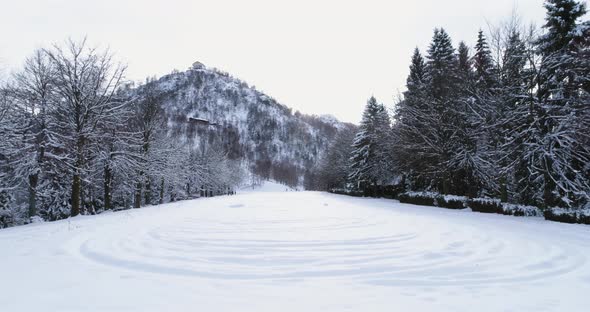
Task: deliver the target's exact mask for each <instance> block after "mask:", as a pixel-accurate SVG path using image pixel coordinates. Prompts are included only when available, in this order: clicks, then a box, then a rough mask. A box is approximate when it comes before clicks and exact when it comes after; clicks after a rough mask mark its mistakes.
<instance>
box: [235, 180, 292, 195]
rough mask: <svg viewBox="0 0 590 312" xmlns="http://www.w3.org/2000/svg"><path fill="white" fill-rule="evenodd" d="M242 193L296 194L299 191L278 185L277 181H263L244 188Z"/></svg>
mask: <svg viewBox="0 0 590 312" xmlns="http://www.w3.org/2000/svg"><path fill="white" fill-rule="evenodd" d="M240 191H241V192H294V191H297V189H295V188H292V187H290V186H287V185H284V184H281V183H278V182H276V181H273V180H270V181H262V182H261V183H256V184H250V185H246V186H244V187H242V188H241V189H240Z"/></svg>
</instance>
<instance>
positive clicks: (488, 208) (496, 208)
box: [467, 198, 504, 214]
mask: <svg viewBox="0 0 590 312" xmlns="http://www.w3.org/2000/svg"><path fill="white" fill-rule="evenodd" d="M467 205H468V206H469V208H471V210H473V211H477V212H483V213H499V214H504V209H503V208H502V202H500V200H499V199H492V198H470V199H469V200H468V201H467Z"/></svg>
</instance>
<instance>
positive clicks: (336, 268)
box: [0, 192, 590, 312]
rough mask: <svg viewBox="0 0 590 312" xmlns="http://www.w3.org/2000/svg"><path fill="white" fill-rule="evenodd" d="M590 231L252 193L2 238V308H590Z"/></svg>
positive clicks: (31, 228)
mask: <svg viewBox="0 0 590 312" xmlns="http://www.w3.org/2000/svg"><path fill="white" fill-rule="evenodd" d="M588 237H590V227H587V226H581V225H567V224H559V223H552V222H545V221H543V220H542V219H540V218H539V219H538V218H515V217H508V216H500V215H488V214H478V213H471V212H469V213H466V212H465V211H451V210H445V209H439V208H432V207H421V206H412V205H405V204H399V203H396V202H395V201H391V200H380V199H363V198H351V197H344V196H338V195H331V194H326V193H315V192H249V193H241V194H238V195H235V196H226V197H214V198H208V199H198V200H193V201H184V202H178V203H172V204H165V205H161V206H155V207H148V208H144V209H138V210H131V211H122V212H118V213H110V214H102V215H98V216H88V217H76V218H74V219H71V220H64V221H58V222H52V223H44V224H33V225H28V226H22V227H16V228H10V229H6V230H0V250H2V251H3V254H2V255H1V258H0V264H1V265H0V277H1V279H2V282H1V283H0V310H2V311H106V310H108V311H142V312H143V311H297V312H300V311H587V308H588V307H587V295H588V294H589V293H590V263H589V262H588V260H589V259H588V257H590V240H588Z"/></svg>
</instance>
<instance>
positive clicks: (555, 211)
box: [543, 208, 590, 224]
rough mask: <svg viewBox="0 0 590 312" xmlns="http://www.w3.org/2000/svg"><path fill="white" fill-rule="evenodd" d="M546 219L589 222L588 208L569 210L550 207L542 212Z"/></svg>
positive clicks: (564, 221) (565, 221) (589, 213)
mask: <svg viewBox="0 0 590 312" xmlns="http://www.w3.org/2000/svg"><path fill="white" fill-rule="evenodd" d="M543 215H544V216H545V219H546V220H551V221H557V222H563V223H580V224H590V209H581V210H571V209H563V208H551V209H547V210H545V211H544V212H543Z"/></svg>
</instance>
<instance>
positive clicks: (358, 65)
mask: <svg viewBox="0 0 590 312" xmlns="http://www.w3.org/2000/svg"><path fill="white" fill-rule="evenodd" d="M0 2H2V4H1V5H0V8H1V10H0V29H1V33H2V40H1V41H0V60H1V62H2V64H3V66H4V67H5V68H8V70H7V71H10V70H13V69H15V68H17V67H18V66H20V64H22V61H23V60H24V58H25V57H26V56H27V55H29V54H30V53H31V52H32V51H33V50H34V49H35V48H36V47H42V46H46V45H49V44H51V43H53V42H62V41H63V40H65V39H66V38H67V37H73V38H81V37H82V36H84V35H87V36H88V39H89V41H90V42H91V43H92V44H99V45H101V46H105V47H106V46H109V47H110V48H111V49H112V50H114V51H115V52H116V55H117V57H118V58H119V59H120V60H122V61H124V62H126V63H128V65H129V69H128V72H127V78H129V79H133V80H143V79H144V78H145V77H146V76H148V75H149V76H151V75H156V76H162V75H164V74H167V73H169V72H170V71H171V70H172V69H174V68H176V69H180V70H184V69H186V68H188V67H189V66H190V65H191V64H192V63H193V62H194V61H197V60H198V61H201V62H202V63H204V64H205V65H207V66H209V67H217V68H219V69H222V70H225V71H228V72H229V73H231V74H232V75H233V76H235V77H238V78H241V79H242V80H245V81H247V82H248V83H249V84H250V85H255V86H256V87H257V88H258V89H259V90H262V91H263V92H265V93H267V94H268V95H270V96H272V97H274V98H276V99H277V100H279V102H281V103H283V104H286V105H287V106H290V107H293V109H294V110H300V111H302V112H304V113H310V114H328V113H329V114H332V115H334V116H336V117H338V118H339V119H341V120H344V121H350V122H355V123H356V122H358V121H359V120H360V116H361V112H362V109H363V107H364V105H365V102H366V100H367V98H368V97H369V96H371V95H375V96H376V97H377V98H378V100H379V101H381V102H384V103H385V104H387V105H389V106H392V105H393V102H394V97H395V96H396V94H397V92H398V91H402V90H403V88H404V84H405V79H406V76H407V73H408V65H409V61H410V56H411V54H412V50H413V49H414V47H416V46H418V47H419V48H421V49H422V50H423V51H424V49H425V48H426V47H427V46H428V44H429V42H430V39H431V37H432V30H433V28H434V27H439V26H443V27H444V28H446V29H447V31H448V32H449V33H450V34H451V37H452V39H453V43H454V44H455V45H456V44H457V43H458V42H459V41H460V40H461V39H463V40H465V41H466V42H467V43H468V44H469V45H470V46H472V45H473V42H474V41H475V38H476V35H477V31H478V29H479V28H484V30H485V29H486V28H487V22H492V23H495V22H498V21H500V20H502V19H503V18H505V17H507V16H509V15H510V13H511V11H512V10H513V8H517V10H518V11H519V13H520V15H521V16H522V18H523V20H524V21H534V22H536V24H537V25H541V24H542V23H543V17H544V13H545V12H544V9H543V7H542V1H541V0H493V1H490V0H446V1H445V0H422V1H410V0H407V1H397V0H389V1H376V0H375V1H373V0H363V1H345V0H342V1H320V0H315V1H314V0H297V1H295V0H292V1H289V2H285V1H278V0H275V1H272V0H269V1H266V0H248V1H227V0H212V1H182V0H167V1H148V0H143V1H141V0H127V1H125V0H100V1H97V0H92V1H87V0H0Z"/></svg>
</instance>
